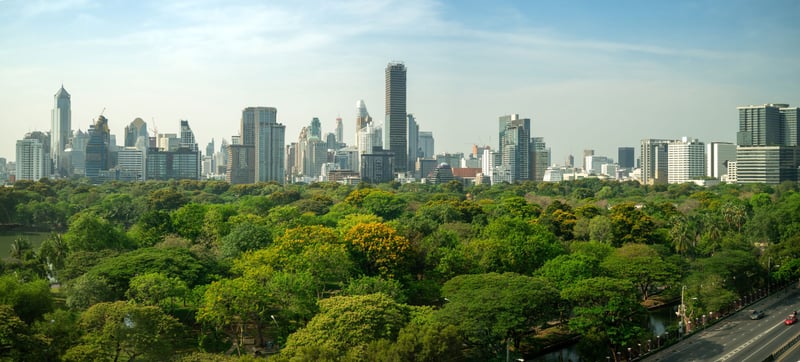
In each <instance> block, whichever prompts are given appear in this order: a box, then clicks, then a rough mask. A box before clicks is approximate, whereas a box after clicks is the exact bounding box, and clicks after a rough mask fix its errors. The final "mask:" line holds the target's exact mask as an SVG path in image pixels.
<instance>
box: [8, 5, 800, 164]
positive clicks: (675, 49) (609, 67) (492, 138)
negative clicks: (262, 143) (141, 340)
mask: <svg viewBox="0 0 800 362" xmlns="http://www.w3.org/2000/svg"><path fill="white" fill-rule="evenodd" d="M797 14H800V2H797V1H661V2H644V1H603V2H599V1H492V2H486V1H414V0H404V1H393V0H375V1H336V2H332V1H286V2H282V1H263V2H262V1H238V0H233V1H215V0H200V1H135V2H134V1H94V0H52V1H39V0H0V85H2V87H0V99H2V101H0V124H2V126H3V130H4V132H1V133H0V137H2V138H0V157H6V158H8V159H13V158H14V143H15V140H17V139H19V138H22V136H23V135H24V134H25V133H26V132H28V131H31V130H48V129H49V128H50V111H51V109H52V107H53V95H54V94H55V92H56V91H57V90H58V88H59V87H60V86H61V84H62V83H63V84H64V86H65V88H66V89H67V90H68V91H69V92H70V93H71V94H72V106H73V115H72V116H73V122H72V123H73V128H74V129H83V130H85V129H87V128H88V126H89V124H90V123H91V122H92V119H94V118H96V117H97V115H98V114H99V112H100V111H101V110H102V109H104V108H105V115H106V117H108V118H109V123H110V126H111V128H112V132H113V133H115V134H117V135H118V137H119V139H120V140H119V142H121V137H122V130H123V128H124V127H125V125H127V124H128V123H130V122H131V121H132V120H133V119H134V118H136V117H141V118H143V119H144V120H145V121H147V122H148V125H149V126H151V127H152V125H153V123H155V125H156V126H157V128H158V129H159V131H160V132H162V133H178V131H179V120H180V119H188V120H189V124H190V125H191V126H192V128H193V129H194V131H195V135H196V137H197V139H198V142H199V143H200V146H201V147H204V146H205V144H206V143H207V142H208V141H209V140H210V139H211V138H212V137H213V138H214V139H215V140H216V141H217V144H219V141H220V140H221V138H226V139H228V140H230V136H231V135H234V134H237V133H238V129H239V119H240V117H241V110H242V109H243V108H245V107H248V106H273V107H276V108H277V109H278V120H279V122H281V123H283V124H285V125H286V127H287V134H286V141H287V142H292V141H295V140H296V139H297V136H298V134H299V131H300V128H301V127H303V126H305V125H307V124H309V122H310V120H311V119H312V118H313V117H319V118H320V119H321V120H322V127H323V131H324V132H332V131H333V128H334V119H335V118H336V117H337V116H341V117H342V118H343V120H344V132H345V141H347V142H348V143H352V142H353V140H354V130H353V127H354V124H355V104H356V101H357V100H359V99H364V101H365V102H366V105H367V108H368V110H369V112H370V114H371V115H372V116H373V118H375V119H376V120H378V121H382V119H383V113H384V109H383V103H384V99H383V98H384V94H383V87H384V79H383V69H384V67H385V66H386V63H387V62H389V61H393V60H400V61H404V62H405V64H406V66H407V68H408V111H409V112H410V113H414V114H415V116H416V118H417V121H418V122H419V124H420V128H421V130H424V131H433V132H434V137H435V139H436V151H437V152H445V151H447V152H468V151H469V150H470V145H471V144H473V143H477V144H488V145H491V146H496V145H497V117H498V116H500V115H503V114H509V113H519V114H520V115H521V116H523V117H529V118H531V119H532V123H533V135H534V136H537V137H544V138H545V141H546V142H547V144H548V146H549V147H550V148H551V150H552V153H553V155H552V161H553V162H554V163H563V161H564V159H565V158H566V156H567V155H568V154H574V155H576V156H578V155H580V154H581V152H582V150H583V149H585V148H591V149H595V150H596V153H597V154H601V155H607V156H611V157H613V158H616V149H617V147H619V146H638V143H639V140H641V139H642V138H678V137H681V136H690V137H696V138H699V139H700V140H701V141H706V142H709V141H733V140H735V132H736V130H737V127H738V118H737V113H736V109H735V107H736V106H740V105H748V104H763V103H769V102H780V103H790V104H793V105H798V104H800V99H798V97H799V96H800V62H798V56H799V55H800V50H799V49H800V47H798V44H800V40H798V39H800V26H798V25H797V24H796V21H794V19H793V18H795V17H796V16H797Z"/></svg>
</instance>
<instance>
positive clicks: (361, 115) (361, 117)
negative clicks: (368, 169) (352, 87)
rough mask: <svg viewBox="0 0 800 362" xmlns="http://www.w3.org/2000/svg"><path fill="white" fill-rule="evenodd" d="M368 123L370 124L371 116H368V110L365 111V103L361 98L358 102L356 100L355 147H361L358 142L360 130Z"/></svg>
mask: <svg viewBox="0 0 800 362" xmlns="http://www.w3.org/2000/svg"><path fill="white" fill-rule="evenodd" d="M370 124H372V117H370V116H369V112H367V105H366V104H364V100H363V99H359V100H358V102H356V148H358V149H360V148H361V145H360V144H359V143H358V140H359V134H360V133H361V130H362V129H363V128H364V127H366V126H367V125H370Z"/></svg>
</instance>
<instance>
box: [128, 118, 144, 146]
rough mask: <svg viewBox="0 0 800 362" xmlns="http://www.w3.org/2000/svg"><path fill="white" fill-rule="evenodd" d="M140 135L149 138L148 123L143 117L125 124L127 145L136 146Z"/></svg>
mask: <svg viewBox="0 0 800 362" xmlns="http://www.w3.org/2000/svg"><path fill="white" fill-rule="evenodd" d="M139 137H144V139H145V140H148V136H147V123H145V122H144V121H143V120H142V119H141V118H136V119H134V120H133V122H131V124H129V125H127V126H125V145H124V146H125V147H136V140H138V139H139Z"/></svg>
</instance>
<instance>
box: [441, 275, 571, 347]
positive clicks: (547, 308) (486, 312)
mask: <svg viewBox="0 0 800 362" xmlns="http://www.w3.org/2000/svg"><path fill="white" fill-rule="evenodd" d="M442 295H443V296H444V297H445V298H446V299H445V300H446V302H445V304H444V306H443V307H442V309H441V310H439V311H438V312H437V314H436V316H435V317H436V320H438V321H441V322H443V323H446V324H452V325H455V326H456V327H458V329H459V331H460V333H461V335H462V337H463V340H464V343H466V344H467V345H470V346H472V347H473V348H475V349H476V351H477V352H478V358H479V359H482V360H486V359H489V358H493V357H495V356H496V355H498V354H500V353H502V352H504V351H505V350H506V348H507V347H508V344H511V345H513V346H514V348H515V349H517V350H519V348H520V342H521V341H522V339H523V337H524V336H526V335H530V334H533V333H535V331H536V329H537V328H538V327H540V326H542V325H543V324H544V323H546V322H547V321H549V320H552V319H557V318H558V312H557V305H558V302H559V300H560V299H559V295H558V290H556V289H555V288H554V287H553V286H552V285H551V284H550V283H549V282H548V281H547V280H545V279H544V278H541V277H528V276H524V275H519V274H515V273H504V274H497V273H488V274H471V275H459V276H457V277H455V278H453V279H451V280H449V281H447V283H445V284H444V287H443V288H442Z"/></svg>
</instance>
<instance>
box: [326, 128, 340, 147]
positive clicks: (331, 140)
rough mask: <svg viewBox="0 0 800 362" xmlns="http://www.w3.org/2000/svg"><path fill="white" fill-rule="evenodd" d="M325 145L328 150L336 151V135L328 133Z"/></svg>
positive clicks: (337, 143)
mask: <svg viewBox="0 0 800 362" xmlns="http://www.w3.org/2000/svg"><path fill="white" fill-rule="evenodd" d="M325 145H326V146H327V147H328V149H329V150H332V151H336V149H338V148H339V147H337V146H338V145H339V142H336V134H334V133H332V132H328V133H327V134H326V135H325Z"/></svg>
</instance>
